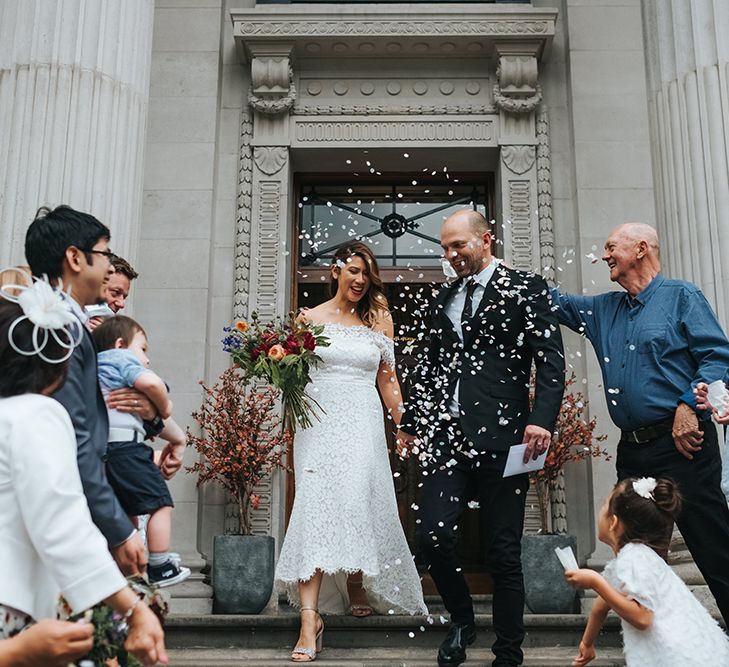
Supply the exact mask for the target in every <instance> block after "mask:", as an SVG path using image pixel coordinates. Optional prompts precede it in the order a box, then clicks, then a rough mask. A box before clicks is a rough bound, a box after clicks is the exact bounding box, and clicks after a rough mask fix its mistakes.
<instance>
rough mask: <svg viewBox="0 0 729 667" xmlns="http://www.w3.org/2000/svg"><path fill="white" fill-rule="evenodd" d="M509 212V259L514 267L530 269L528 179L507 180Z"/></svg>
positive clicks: (529, 183)
mask: <svg viewBox="0 0 729 667" xmlns="http://www.w3.org/2000/svg"><path fill="white" fill-rule="evenodd" d="M508 195H509V211H510V214H511V261H512V263H513V264H514V268H516V269H521V270H523V271H531V270H532V268H533V262H532V259H533V258H532V247H533V243H532V239H533V237H532V204H533V203H532V198H531V182H530V181H529V180H518V181H509V183H508Z"/></svg>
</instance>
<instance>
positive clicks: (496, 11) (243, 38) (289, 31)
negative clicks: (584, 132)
mask: <svg viewBox="0 0 729 667" xmlns="http://www.w3.org/2000/svg"><path fill="white" fill-rule="evenodd" d="M312 9H313V8H312V7H311V6H303V5H280V4H271V5H257V6H256V7H253V8H250V9H240V10H232V11H231V19H232V21H233V35H234V37H235V39H236V41H237V43H238V45H239V46H241V47H243V48H242V49H241V52H242V53H244V54H245V52H246V49H247V48H249V47H250V45H251V44H260V43H263V42H267V41H275V40H290V41H292V42H294V43H295V45H296V47H297V48H298V49H300V50H301V53H303V54H306V53H307V52H309V53H314V52H315V51H312V50H311V48H310V47H312V45H316V44H317V43H321V44H326V43H330V44H331V42H332V40H337V39H338V38H346V39H345V40H344V41H343V42H342V43H341V44H340V45H337V44H335V46H339V47H340V48H341V49H343V50H349V54H350V55H361V56H364V57H366V56H368V55H372V53H373V52H375V51H377V50H378V49H379V48H380V47H381V46H382V45H383V44H384V43H385V42H388V46H392V43H393V41H394V42H395V43H396V46H397V52H398V53H399V54H400V55H402V54H404V53H409V52H412V53H418V47H422V44H423V42H424V41H425V42H426V43H427V41H428V38H448V37H453V38H454V40H453V42H455V44H451V45H450V48H456V49H457V48H459V45H464V42H463V41H462V40H459V39H456V38H467V39H468V40H469V43H470V46H473V45H474V44H475V46H476V47H479V46H483V47H484V52H485V49H486V48H488V47H490V46H492V45H493V43H494V42H495V41H497V40H501V39H509V40H517V41H522V40H524V41H528V42H532V43H535V44H537V45H538V50H539V51H540V52H541V50H542V49H543V47H544V46H545V44H546V43H547V42H548V41H549V40H551V38H552V37H553V36H554V29H555V19H556V16H557V10H555V9H549V8H535V7H531V6H524V5H518V6H517V5H513V6H510V7H509V8H508V9H505V8H504V5H500V6H498V7H488V6H483V5H465V4H464V5H452V6H449V12H448V13H447V14H445V13H444V12H443V11H442V8H440V7H438V6H437V5H429V6H428V5H417V6H414V5H408V4H392V5H384V4H381V5H371V6H367V7H366V6H362V5H356V6H353V5H350V4H347V3H342V4H339V5H332V6H331V7H330V8H327V10H326V11H324V10H320V9H319V10H315V11H312ZM417 38H424V39H422V40H418V39H417ZM362 42H366V44H361V43H362ZM359 44H361V45H362V46H363V47H367V49H366V50H365V49H363V50H362V51H361V52H358V50H357V49H356V48H355V45H359ZM304 46H306V48H304ZM464 48H465V46H464ZM307 50H308V51H307ZM340 55H341V54H340Z"/></svg>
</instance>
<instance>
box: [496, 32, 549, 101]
mask: <svg viewBox="0 0 729 667" xmlns="http://www.w3.org/2000/svg"><path fill="white" fill-rule="evenodd" d="M496 49H497V52H498V54H499V64H498V66H497V68H496V79H497V83H496V84H495V85H494V103H495V104H496V106H497V107H498V108H499V109H500V110H502V111H507V112H509V113H516V114H523V113H530V112H532V111H534V110H535V109H536V108H537V106H538V105H539V103H540V102H541V101H542V88H541V86H540V85H539V83H538V81H537V79H538V77H539V68H538V66H537V53H538V50H537V46H536V45H534V44H526V45H525V44H520V43H515V42H505V43H497V45H496Z"/></svg>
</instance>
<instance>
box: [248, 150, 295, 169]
mask: <svg viewBox="0 0 729 667" xmlns="http://www.w3.org/2000/svg"><path fill="white" fill-rule="evenodd" d="M288 154H289V152H288V150H287V149H286V148H285V147H284V146H258V147H256V148H255V149H254V151H253V160H254V162H255V163H256V166H257V167H258V168H259V169H260V170H261V171H262V172H263V173H264V174H266V176H273V175H274V174H276V173H278V172H279V171H280V170H281V167H283V166H284V165H285V164H286V160H287V159H288Z"/></svg>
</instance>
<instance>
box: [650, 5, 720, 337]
mask: <svg viewBox="0 0 729 667" xmlns="http://www.w3.org/2000/svg"><path fill="white" fill-rule="evenodd" d="M643 31H644V37H645V42H646V52H647V57H646V61H647V74H648V103H649V115H650V122H651V135H652V137H651V138H652V146H653V171H654V181H655V192H656V207H657V211H658V231H659V235H660V238H661V246H662V251H663V252H662V262H663V265H664V271H665V272H666V273H667V274H669V275H670V276H672V277H675V278H683V279H685V280H690V281H692V282H694V283H696V284H697V285H699V287H701V289H702V290H703V291H704V293H705V294H706V297H707V298H708V299H709V301H710V302H711V304H712V306H713V307H714V308H715V309H716V311H717V313H718V315H719V319H720V321H721V322H722V324H723V326H724V328H725V330H726V329H727V327H729V304H728V303H727V300H728V298H729V168H728V163H727V154H728V151H729V128H728V127H727V123H726V119H727V117H729V86H728V84H727V77H729V4H728V3H726V2H715V1H712V0H685V1H684V2H664V0H644V2H643Z"/></svg>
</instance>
